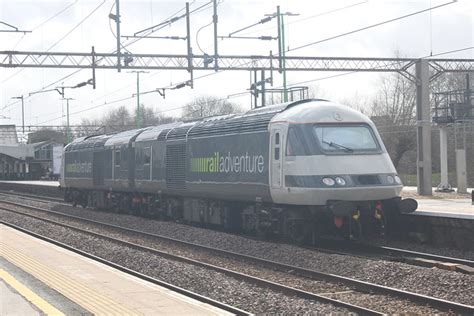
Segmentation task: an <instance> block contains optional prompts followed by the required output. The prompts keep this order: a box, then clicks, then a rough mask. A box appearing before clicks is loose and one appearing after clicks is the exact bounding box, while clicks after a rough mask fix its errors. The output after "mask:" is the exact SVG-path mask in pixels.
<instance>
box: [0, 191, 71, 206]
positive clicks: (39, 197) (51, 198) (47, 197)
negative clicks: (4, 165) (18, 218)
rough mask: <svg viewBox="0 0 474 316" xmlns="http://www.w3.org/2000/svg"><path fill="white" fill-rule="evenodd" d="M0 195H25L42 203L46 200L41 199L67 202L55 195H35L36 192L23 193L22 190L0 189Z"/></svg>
mask: <svg viewBox="0 0 474 316" xmlns="http://www.w3.org/2000/svg"><path fill="white" fill-rule="evenodd" d="M0 195H7V196H8V195H16V196H21V197H27V198H30V199H32V200H34V201H38V202H43V203H46V202H44V201H41V200H45V201H48V202H58V203H64V204H67V203H65V202H64V199H61V198H55V197H51V196H39V195H36V194H29V193H23V192H10V191H5V190H0ZM68 205H69V204H68Z"/></svg>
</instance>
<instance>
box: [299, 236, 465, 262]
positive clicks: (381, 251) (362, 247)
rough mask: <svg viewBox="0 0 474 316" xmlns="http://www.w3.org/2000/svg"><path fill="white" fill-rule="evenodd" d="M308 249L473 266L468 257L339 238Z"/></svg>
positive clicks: (388, 258)
mask: <svg viewBox="0 0 474 316" xmlns="http://www.w3.org/2000/svg"><path fill="white" fill-rule="evenodd" d="M306 248H307V249H310V250H317V251H322V252H328V253H334V254H340V255H350V256H362V257H367V254H372V255H373V254H375V255H380V256H386V259H387V260H395V261H403V260H404V259H405V258H408V257H409V258H422V259H429V260H433V261H437V262H441V263H455V264H462V265H465V266H469V267H474V261H473V260H469V259H462V258H455V257H447V256H441V255H436V254H431V253H426V252H419V251H413V250H408V249H401V248H395V247H388V246H377V245H370V244H364V243H353V242H349V243H348V242H343V241H339V240H325V241H323V242H322V246H318V247H306Z"/></svg>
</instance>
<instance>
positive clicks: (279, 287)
mask: <svg viewBox="0 0 474 316" xmlns="http://www.w3.org/2000/svg"><path fill="white" fill-rule="evenodd" d="M0 203H4V202H3V201H2V202H0ZM16 206H18V205H16ZM21 207H24V206H21ZM25 208H27V207H25ZM28 208H32V207H28ZM0 209H1V210H5V211H8V212H12V213H16V214H20V215H24V216H28V217H31V218H34V219H37V220H41V221H44V222H47V223H50V224H53V225H58V226H61V227H64V228H68V229H72V230H75V231H78V232H80V233H83V234H87V235H91V236H94V237H96V238H101V239H104V240H107V241H110V242H115V243H119V244H122V245H124V246H126V247H129V248H132V249H135V250H138V251H144V252H149V253H151V254H154V255H158V256H160V257H163V258H166V259H169V260H175V261H180V262H184V263H187V264H191V265H195V266H199V267H202V268H206V269H210V270H214V271H217V272H220V273H223V274H226V275H228V276H231V277H233V278H236V279H240V280H242V281H245V282H251V283H254V284H257V285H260V286H264V287H267V288H270V289H273V290H276V291H278V292H282V293H285V294H287V295H295V296H297V297H300V298H304V299H309V300H314V301H318V302H324V303H329V304H332V305H334V306H340V307H344V308H347V309H348V310H350V311H353V312H357V313H361V314H364V315H378V316H380V315H385V314H384V313H380V312H378V311H374V310H371V309H368V308H365V307H361V306H357V305H354V304H350V303H345V302H343V301H340V300H337V299H333V298H329V297H326V296H322V295H318V294H315V293H311V292H308V291H304V290H300V289H297V288H293V287H290V286H286V285H283V284H280V283H276V282H273V281H268V280H265V279H262V278H258V277H255V276H251V275H248V274H244V273H240V272H236V271H233V270H230V269H226V268H222V267H219V266H216V265H212V264H208V263H204V262H201V261H197V260H194V259H190V258H186V257H183V256H178V255H174V254H171V253H168V252H164V251H160V250H157V249H154V248H150V247H146V246H142V245H139V244H136V243H132V242H128V241H124V240H121V239H117V238H113V237H109V236H105V235H103V234H99V233H95V232H91V231H88V230H83V229H81V228H78V227H75V226H71V225H68V224H64V223H59V222H56V221H53V220H49V219H45V218H41V217H39V216H36V215H32V214H26V213H23V212H21V211H16V210H11V209H7V208H4V207H1V206H0ZM0 223H5V221H4V220H0ZM7 224H8V223H7ZM46 238H47V237H46ZM104 260H105V259H104ZM127 269H128V268H127ZM137 273H139V272H137Z"/></svg>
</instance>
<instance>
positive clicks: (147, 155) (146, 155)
mask: <svg viewBox="0 0 474 316" xmlns="http://www.w3.org/2000/svg"><path fill="white" fill-rule="evenodd" d="M150 162H151V148H150V147H145V148H144V149H143V164H145V165H149V164H150Z"/></svg>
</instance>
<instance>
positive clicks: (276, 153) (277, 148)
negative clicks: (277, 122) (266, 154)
mask: <svg viewBox="0 0 474 316" xmlns="http://www.w3.org/2000/svg"><path fill="white" fill-rule="evenodd" d="M274 158H275V160H280V133H279V132H276V133H275V148H274Z"/></svg>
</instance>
